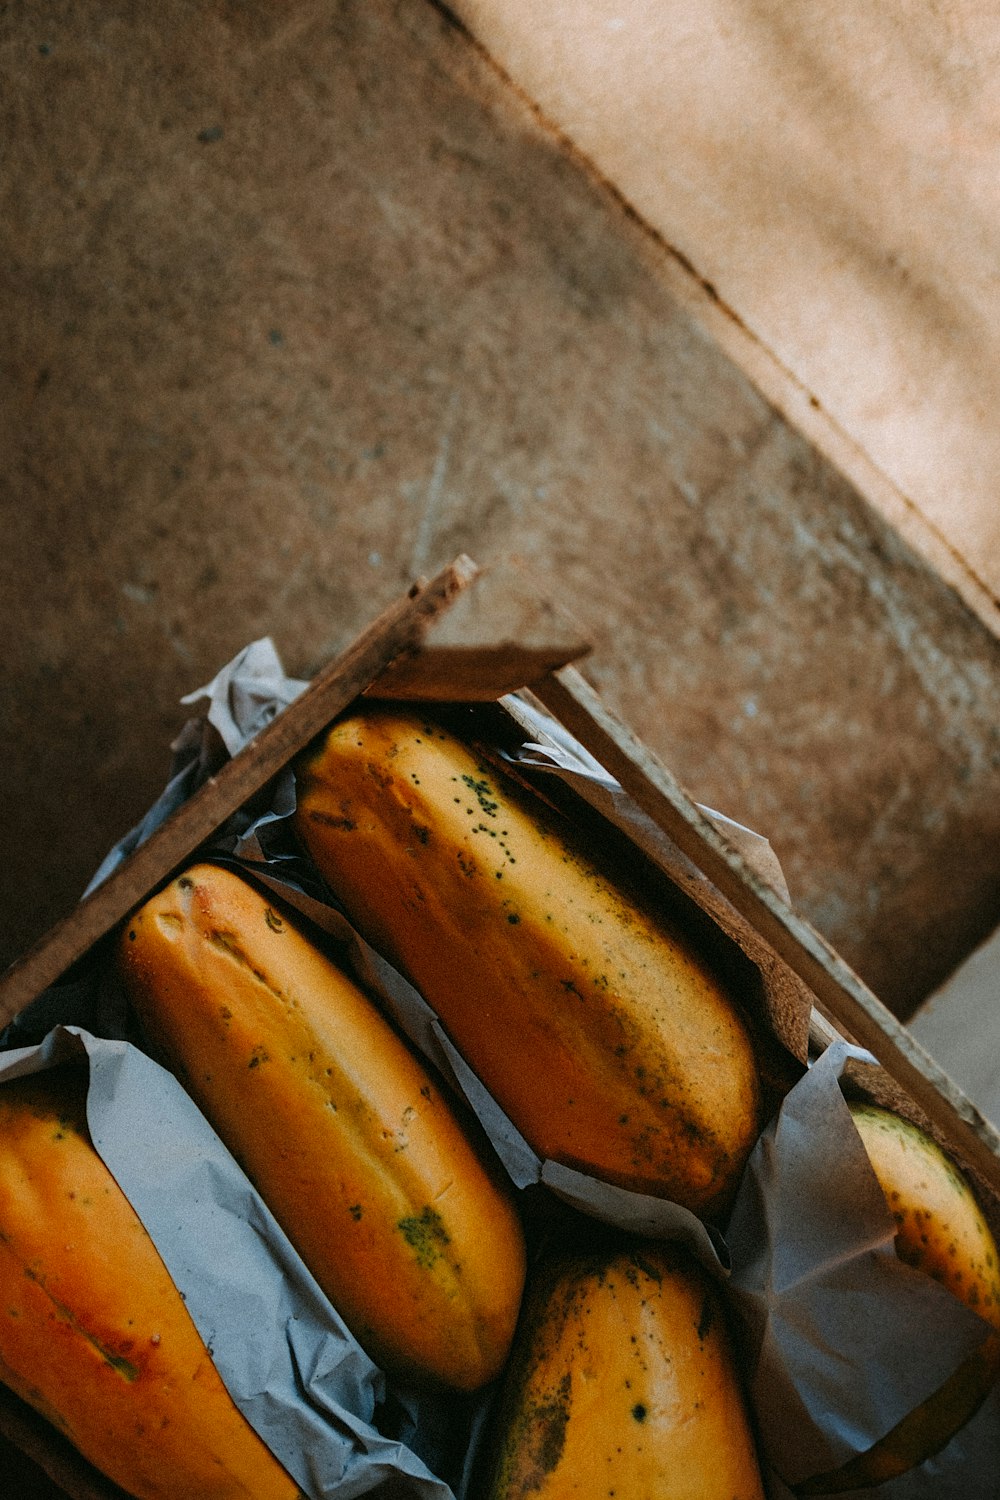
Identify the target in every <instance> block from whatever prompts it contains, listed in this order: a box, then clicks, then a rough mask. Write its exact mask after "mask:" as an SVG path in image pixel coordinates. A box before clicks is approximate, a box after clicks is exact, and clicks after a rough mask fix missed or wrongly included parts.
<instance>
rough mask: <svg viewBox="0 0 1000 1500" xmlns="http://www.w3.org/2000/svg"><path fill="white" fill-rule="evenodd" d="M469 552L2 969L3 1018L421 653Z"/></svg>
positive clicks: (467, 572) (412, 594) (352, 649)
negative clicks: (380, 680)
mask: <svg viewBox="0 0 1000 1500" xmlns="http://www.w3.org/2000/svg"><path fill="white" fill-rule="evenodd" d="M479 571H480V570H479V568H478V567H477V565H476V564H475V563H474V562H473V561H472V560H471V559H470V558H468V557H465V556H460V557H458V558H456V559H455V560H454V561H453V562H452V563H450V564H449V565H448V566H447V567H446V568H443V569H442V571H441V572H440V573H438V574H437V575H436V576H435V577H434V578H432V579H431V580H430V582H427V581H421V582H418V583H415V584H414V585H413V587H412V588H411V589H410V590H409V592H408V593H407V594H406V595H404V596H403V597H402V598H400V599H398V600H396V601H395V603H393V604H391V605H390V606H389V608H388V609H386V610H384V611H383V613H382V614H380V615H379V616H378V617H377V618H376V619H375V620H374V621H373V622H372V624H371V625H370V626H369V627H368V628H367V630H365V631H364V632H363V633H362V634H361V635H360V636H358V638H357V639H356V640H355V641H354V642H353V643H352V644H351V645H350V646H349V647H348V648H347V649H346V650H345V651H344V652H343V653H342V655H340V656H339V657H337V658H335V660H334V661H332V662H331V663H330V664H329V665H328V666H326V667H324V668H323V669H322V670H321V671H320V672H318V673H317V675H316V676H315V677H314V679H313V681H312V682H311V683H310V685H309V686H308V687H307V688H306V689H305V690H304V692H303V693H302V694H301V695H300V696H299V697H298V698H296V699H295V700H294V702H293V703H292V704H290V705H289V707H288V708H286V709H285V710H284V712H283V713H280V714H278V715H277V716H276V717H275V718H274V719H272V720H271V722H270V723H269V724H267V725H266V726H265V727H264V729H262V730H261V731H260V733H259V734H257V735H256V736H255V737H254V738H253V739H252V740H250V741H249V743H248V744H247V745H246V746H245V747H244V749H242V750H241V751H240V752H239V753H238V754H237V755H235V756H234V757H233V758H232V760H230V761H227V763H226V764H225V765H224V766H223V767H222V769H221V770H220V771H219V772H218V774H217V775H216V776H213V777H211V778H210V779H209V780H208V781H207V782H205V784H204V785H203V786H201V787H200V788H199V789H198V791H197V792H195V793H194V795H193V796H192V797H190V798H189V799H188V800H187V801H186V802H185V803H183V804H182V805H181V806H180V807H179V808H178V809H177V810H176V811H175V812H174V813H173V814H172V815H171V816H170V817H169V818H168V819H167V820H166V821H165V822H164V823H163V824H161V826H160V827H159V828H157V829H156V830H155V832H153V833H152V834H151V835H150V837H149V838H148V839H147V840H146V842H145V843H143V844H140V845H139V847H138V848H137V849H135V850H134V851H133V853H131V854H130V855H129V856H128V858H127V859H126V860H125V861H124V862H123V863H122V864H121V865H120V866H119V867H118V869H116V870H114V871H113V872H112V873H111V875H109V876H108V878H107V880H105V881H104V882H103V883H102V884H101V885H99V886H97V888H96V889H95V890H93V891H92V892H91V893H90V894H89V895H88V896H86V897H84V899H83V900H82V901H81V902H80V903H79V905H77V906H76V907H74V909H73V910H72V911H71V912H69V913H68V915H67V916H66V917H64V918H63V919H62V921H60V922H58V923H57V924H56V925H55V926H54V927H53V928H52V929H51V930H50V931H49V933H48V934H47V935H46V936H45V937H44V938H42V939H41V940H40V941H39V942H38V943H36V944H35V946H34V947H33V948H30V949H29V950H28V952H27V953H26V954H24V956H23V957H22V958H20V959H18V960H17V961H16V962H15V963H14V964H12V965H11V967H10V968H9V969H8V970H7V972H6V974H4V975H3V976H0V1025H2V1024H5V1023H6V1022H8V1021H10V1020H11V1019H12V1018H13V1017H14V1016H15V1015H16V1014H17V1013H18V1012H19V1011H20V1010H23V1008H24V1007H25V1005H27V1004H28V1003H29V1002H30V1001H32V1000H34V999H35V998H36V997H37V996H38V995H40V994H41V993H42V991H43V990H45V989H46V988H48V986H49V985H51V984H54V983H55V981H56V980H57V979H58V978H59V977H60V975H62V974H64V973H65V972H66V970H67V969H68V968H69V967H70V966H71V965H72V964H73V963H75V962H76V960H77V959H79V958H81V957H82V956H83V954H84V953H86V952H87V950H88V949H89V948H91V947H92V946H93V945H94V943H96V942H97V941H98V940H99V939H100V938H102V937H104V936H105V935H106V934H107V933H109V932H110V931H111V930H112V929H113V928H114V927H116V926H117V924H118V923H119V922H121V921H123V920H124V918H125V917H126V916H127V915H128V913H129V912H130V911H132V910H133V908H134V907H135V906H136V905H137V904H138V903H139V902H140V901H142V900H143V898H144V897H145V896H146V895H147V894H148V893H149V892H150V891H151V890H152V889H153V887H154V886H155V885H156V884H158V883H159V882H160V881H162V880H165V879H166V878H167V877H168V876H169V875H170V874H171V873H172V872H173V871H174V870H175V869H177V867H178V866H179V865H181V864H182V863H183V862H184V861H185V860H187V859H189V858H190V856H191V855H192V854H193V853H194V851H195V850H196V849H197V848H198V846H199V845H200V844H202V843H204V841H205V840H206V839H207V838H209V837H210V835H211V834H212V833H213V832H214V830H215V829H216V828H218V827H219V826H220V824H222V823H224V822H225V820H226V819H227V818H228V817H230V816H231V815H232V814H233V813H234V812H236V811H237V809H238V808H239V807H241V806H242V805H243V803H244V802H245V801H246V800H247V798H248V797H249V796H250V795H251V794H252V793H253V792H255V791H257V790H258V789H259V788H260V787H261V786H263V785H265V784H266V782H267V781H269V780H270V779H271V777H272V776H274V775H276V774H277V773H278V771H280V770H281V769H282V767H283V766H285V765H287V763H288V762H289V761H290V760H291V759H292V757H293V756H294V755H296V754H297V753H298V752H299V751H300V750H302V749H304V747H305V746H306V745H307V744H308V743H309V742H310V740H312V739H313V738H314V737H315V736H316V735H317V734H319V733H320V731H321V730H322V729H323V728H324V727H325V726H326V725H327V724H329V722H330V721H331V719H333V718H335V717H336V715H337V714H338V713H340V712H341V711H342V710H343V709H344V708H346V707H347V705H348V704H349V703H351V702H353V700H354V699H355V698H356V697H357V696H358V694H359V693H361V692H363V691H364V690H365V689H366V688H367V687H368V686H369V685H370V684H371V683H372V682H373V681H374V680H375V679H376V678H377V677H378V676H379V675H380V674H381V673H383V672H384V671H385V670H386V669H387V668H388V667H389V665H390V664H391V663H392V662H394V661H396V660H397V659H399V658H403V657H407V656H414V655H416V654H417V653H418V652H419V650H420V647H421V644H422V642H423V637H424V635H425V633H426V631H427V630H428V629H429V627H430V626H431V625H432V624H433V622H434V620H435V619H436V618H437V616H438V615H440V614H441V613H442V612H443V611H444V610H446V609H448V607H449V606H450V605H451V603H452V601H453V600H454V599H455V598H457V597H458V595H459V594H460V593H461V592H462V591H463V590H464V589H465V588H467V587H468V585H469V584H471V583H472V582H473V581H474V580H475V579H476V578H477V577H478V576H479Z"/></svg>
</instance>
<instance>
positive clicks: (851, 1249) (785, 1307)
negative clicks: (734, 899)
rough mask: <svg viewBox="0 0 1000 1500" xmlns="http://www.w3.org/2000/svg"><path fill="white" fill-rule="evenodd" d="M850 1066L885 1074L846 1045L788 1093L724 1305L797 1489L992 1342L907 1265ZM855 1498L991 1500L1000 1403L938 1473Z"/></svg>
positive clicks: (766, 1139)
mask: <svg viewBox="0 0 1000 1500" xmlns="http://www.w3.org/2000/svg"><path fill="white" fill-rule="evenodd" d="M850 1057H855V1058H858V1059H863V1060H868V1061H871V1062H872V1063H874V1059H872V1058H870V1054H868V1053H865V1052H862V1051H861V1050H860V1049H858V1048H855V1047H851V1046H849V1045H848V1044H847V1043H846V1042H844V1043H835V1044H834V1045H833V1046H831V1047H828V1048H827V1050H826V1051H825V1052H824V1053H823V1054H822V1056H821V1057H820V1058H819V1059H818V1060H817V1061H816V1062H815V1063H813V1065H812V1067H811V1068H810V1069H809V1072H808V1073H807V1074H806V1075H805V1077H804V1078H803V1079H802V1080H801V1082H800V1083H799V1084H797V1085H796V1087H795V1088H794V1089H792V1091H791V1093H790V1094H789V1095H788V1096H787V1098H786V1099H785V1101H784V1103H783V1105H782V1107H781V1109H780V1111H779V1112H778V1115H777V1117H776V1119H775V1120H774V1121H772V1122H771V1124H770V1125H769V1126H768V1128H767V1129H766V1130H765V1131H764V1133H763V1135H762V1136H761V1139H760V1141H759V1142H758V1144H757V1147H756V1149H755V1151H754V1153H753V1155H752V1157H751V1160H750V1163H749V1166H748V1168H747V1171H746V1173H745V1175H744V1178H743V1182H742V1184H741V1187H740V1192H739V1195H738V1197H737V1200H736V1205H735V1207H734V1210H733V1213H732V1216H731V1218H730V1222H729V1225H728V1228H727V1236H726V1237H727V1242H728V1244H729V1249H730V1254H731V1256H732V1274H731V1277H730V1281H729V1288H728V1290H729V1296H730V1299H731V1302H732V1303H733V1305H734V1307H735V1308H736V1310H737V1313H738V1315H739V1318H740V1320H741V1324H742V1326H743V1330H744V1347H745V1349H746V1351H747V1354H748V1358H749V1360H750V1362H751V1368H752V1372H753V1373H752V1379H751V1394H752V1398H753V1404H754V1409H755V1412H756V1416H757V1421H758V1426H759V1431H760V1436H761V1440H762V1450H763V1454H764V1456H765V1458H766V1460H767V1462H768V1463H769V1465H770V1466H771V1467H772V1468H773V1470H774V1471H775V1474H776V1475H780V1476H781V1477H782V1478H783V1480H784V1481H786V1482H788V1483H789V1484H792V1485H794V1484H795V1483H798V1482H800V1481H801V1480H803V1479H805V1478H807V1477H809V1476H810V1475H812V1474H817V1473H826V1472H827V1471H828V1470H830V1469H833V1468H836V1467H837V1466H839V1465H840V1464H842V1463H843V1462H845V1461H846V1460H847V1459H849V1458H851V1457H853V1456H854V1455H855V1454H856V1453H859V1452H863V1451H865V1450H866V1449H867V1448H869V1447H870V1446H871V1445H872V1444H873V1443H875V1442H876V1441H877V1440H878V1439H879V1438H881V1437H883V1436H884V1435H885V1433H887V1432H888V1431H889V1430H890V1429H891V1428H892V1427H894V1426H895V1424H896V1423H897V1422H898V1421H899V1420H900V1419H901V1418H902V1417H904V1416H905V1415H906V1414H907V1413H908V1412H909V1411H911V1410H912V1409H913V1408H914V1407H915V1406H917V1405H918V1404H919V1403H920V1402H922V1401H923V1400H924V1399H925V1398H926V1397H928V1396H930V1395H931V1394H932V1393H933V1392H934V1391H935V1390H936V1389H937V1387H938V1386H939V1385H940V1384H941V1383H942V1381H944V1380H945V1379H946V1377H947V1376H948V1375H950V1374H951V1372H952V1371H953V1370H954V1369H955V1368H956V1367H957V1365H958V1364H959V1363H960V1362H961V1360H962V1358H963V1357H964V1356H965V1355H966V1354H968V1353H970V1352H971V1351H972V1350H973V1349H974V1348H976V1347H977V1346H978V1345H979V1344H981V1343H982V1342H983V1339H984V1338H985V1337H986V1336H987V1334H988V1333H989V1331H990V1329H989V1326H988V1325H987V1324H986V1323H985V1322H984V1321H983V1319H981V1318H980V1317H978V1316H977V1315H976V1314H975V1313H974V1312H973V1311H972V1310H971V1309H969V1308H967V1307H965V1306H964V1305H963V1304H961V1303H959V1302H958V1301H957V1299H956V1298H955V1297H954V1296H953V1295H952V1294H951V1293H950V1292H948V1291H946V1290H945V1289H944V1288H943V1287H941V1286H940V1285H938V1283H937V1282H935V1281H933V1280H931V1278H930V1277H929V1276H927V1275H925V1274H923V1273H922V1272H920V1271H917V1270H914V1269H912V1268H911V1267H910V1266H907V1265H904V1264H903V1262H902V1261H900V1260H899V1258H898V1257H897V1255H896V1253H895V1250H894V1247H893V1241H894V1237H895V1228H896V1226H895V1223H894V1221H893V1218H892V1215H891V1213H890V1212H889V1209H888V1207H887V1205H886V1201H885V1197H884V1195H883V1193H882V1190H881V1188H880V1187H879V1184H878V1180H877V1179H876V1177H875V1174H874V1172H873V1171H872V1169H871V1166H870V1165H869V1162H868V1157H867V1154H866V1152H865V1148H864V1146H863V1144H862V1142H861V1138H860V1136H859V1135H858V1133H857V1130H856V1129H855V1127H854V1125H853V1122H852V1120H851V1117H850V1113H849V1110H848V1107H847V1104H846V1103H845V1100H844V1096H843V1094H842V1092H841V1089H840V1083H839V1079H840V1076H841V1073H842V1070H843V1067H844V1064H845V1062H846V1060H847V1059H848V1058H850ZM776 1493H780V1490H777V1489H776ZM854 1493H855V1494H857V1495H858V1496H861V1495H865V1496H871V1497H873V1500H876V1497H877V1500H932V1497H933V1500H953V1497H954V1500H959V1497H962V1500H992V1497H995V1496H996V1495H997V1494H1000V1391H998V1390H996V1389H995V1390H994V1391H993V1393H992V1395H991V1397H990V1398H989V1399H988V1401H987V1403H986V1405H985V1406H984V1407H983V1408H982V1409H981V1411H980V1413H979V1415H978V1416H977V1417H976V1418H974V1419H973V1421H972V1422H970V1423H969V1424H968V1425H967V1426H966V1428H965V1429H964V1430H963V1431H962V1432H961V1433H960V1434H959V1435H958V1436H957V1437H956V1438H955V1439H954V1440H953V1441H952V1443H951V1444H950V1445H949V1446H948V1447H947V1448H946V1449H945V1450H944V1451H943V1452H942V1453H941V1454H940V1456H939V1457H937V1458H935V1459H933V1460H930V1461H928V1462H927V1463H925V1464H924V1465H922V1466H921V1467H920V1468H918V1469H915V1470H913V1471H911V1473H910V1474H908V1475H906V1476H902V1477H900V1478H899V1479H896V1480H893V1481H892V1482H891V1483H887V1484H883V1485H881V1486H879V1487H878V1488H877V1489H876V1490H865V1491H860V1490H859V1491H855V1492H854Z"/></svg>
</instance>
